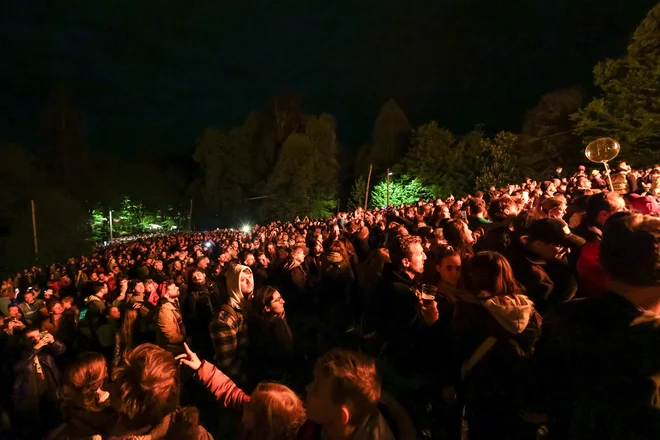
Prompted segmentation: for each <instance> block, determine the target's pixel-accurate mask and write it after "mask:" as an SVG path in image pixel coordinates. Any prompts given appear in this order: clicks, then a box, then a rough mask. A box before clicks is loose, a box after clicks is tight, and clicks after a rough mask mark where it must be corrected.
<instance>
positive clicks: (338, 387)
mask: <svg viewBox="0 0 660 440" xmlns="http://www.w3.org/2000/svg"><path fill="white" fill-rule="evenodd" d="M380 391H381V382H380V378H379V377H378V374H377V373H376V364H375V362H374V360H373V359H372V358H370V357H368V356H365V355H363V354H361V353H357V352H352V351H348V350H343V349H335V350H331V351H329V352H328V353H326V354H325V355H323V356H321V358H319V359H318V360H317V361H316V365H315V366H314V380H313V381H312V383H311V384H309V385H308V386H307V401H306V406H307V418H308V419H309V420H311V421H313V422H315V423H318V424H320V425H334V426H341V425H352V426H358V425H359V424H360V423H362V422H363V421H364V420H365V418H366V417H367V416H368V415H369V414H371V413H372V412H373V411H374V410H375V408H376V405H377V404H378V401H379V400H380Z"/></svg>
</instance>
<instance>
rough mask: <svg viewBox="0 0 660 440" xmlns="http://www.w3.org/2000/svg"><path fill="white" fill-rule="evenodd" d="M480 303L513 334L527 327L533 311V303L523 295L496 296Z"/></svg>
mask: <svg viewBox="0 0 660 440" xmlns="http://www.w3.org/2000/svg"><path fill="white" fill-rule="evenodd" d="M482 304H483V306H484V307H485V308H486V310H488V313H490V314H491V315H492V316H493V318H495V319H496V320H497V322H498V323H499V324H500V325H501V326H502V327H503V328H504V329H505V330H506V331H508V332H509V333H513V334H515V335H517V334H520V333H522V332H523V330H525V328H527V324H528V323H529V320H530V318H531V317H532V313H533V312H534V303H533V302H532V300H530V299H529V298H527V297H526V296H525V295H517V294H516V295H513V296H497V297H494V298H490V299H488V300H486V301H483V302H482Z"/></svg>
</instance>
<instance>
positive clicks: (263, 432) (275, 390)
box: [244, 382, 307, 440]
mask: <svg viewBox="0 0 660 440" xmlns="http://www.w3.org/2000/svg"><path fill="white" fill-rule="evenodd" d="M245 410H246V411H250V412H251V413H252V415H253V416H254V419H255V420H256V421H257V423H256V426H255V427H254V428H252V429H250V430H249V431H247V430H246V432H245V435H244V437H245V438H249V439H255V440H293V439H295V438H296V436H297V434H298V430H299V429H300V427H301V426H302V425H303V423H305V420H306V419H307V415H306V412H305V407H304V406H303V402H302V400H300V397H298V395H296V393H294V392H293V391H292V390H291V389H290V388H288V387H286V386H284V385H280V384H278V383H274V382H262V383H260V384H259V385H257V388H255V390H254V392H253V393H252V395H251V397H250V402H249V403H248V404H247V405H246V407H245Z"/></svg>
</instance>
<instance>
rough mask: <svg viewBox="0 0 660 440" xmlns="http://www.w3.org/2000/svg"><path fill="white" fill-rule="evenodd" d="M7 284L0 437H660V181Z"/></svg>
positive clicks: (566, 191)
mask: <svg viewBox="0 0 660 440" xmlns="http://www.w3.org/2000/svg"><path fill="white" fill-rule="evenodd" d="M609 177H610V178H611V180H612V186H613V189H614V191H609V187H608V181H607V180H608V179H607V176H602V175H601V174H600V173H599V172H598V171H593V172H591V173H587V171H586V169H585V167H580V168H579V169H578V171H577V172H576V173H575V174H574V175H572V176H564V175H563V170H562V169H560V168H559V169H557V170H556V173H555V175H554V176H553V177H552V179H550V180H547V181H543V182H536V181H533V180H532V179H526V181H525V182H524V183H522V184H519V185H514V184H512V185H509V186H508V187H506V188H500V189H498V188H494V187H492V188H490V191H488V193H487V194H483V193H481V192H477V193H475V194H474V195H471V196H466V197H459V198H454V197H449V198H448V199H446V200H440V199H438V200H432V201H419V202H418V203H415V204H414V205H410V206H398V207H386V208H385V209H374V210H363V209H361V208H360V209H357V210H356V211H354V212H350V213H339V214H337V215H336V216H334V217H333V218H330V219H324V220H310V219H307V218H304V219H299V218H298V219H296V220H295V221H293V222H276V223H272V224H269V225H266V226H255V227H254V228H253V229H252V230H251V231H250V232H247V233H246V232H242V231H236V230H216V231H210V232H196V233H176V234H172V235H164V236H153V237H143V238H140V239H138V240H135V241H122V242H115V243H111V244H109V245H108V246H105V247H103V248H100V249H98V250H97V251H96V252H94V253H93V254H91V255H88V256H81V257H78V258H71V259H70V260H69V261H68V262H66V263H65V264H53V265H51V266H49V267H33V268H31V269H27V270H24V271H23V272H21V273H17V274H16V275H15V276H13V277H11V278H8V279H6V280H5V281H3V284H2V290H1V294H0V315H1V318H0V324H1V329H2V332H1V333H0V338H1V339H0V341H1V342H0V349H1V350H2V362H0V368H1V369H2V375H1V376H0V384H2V387H3V388H4V390H3V392H2V393H0V405H1V408H2V417H1V418H0V422H1V427H0V435H2V436H4V438H25V439H32V438H49V439H53V440H65V439H71V440H73V439H112V440H120V439H154V440H155V439H211V438H216V439H223V438H225V439H231V438H245V439H255V440H258V439H264V440H265V439H269V440H270V439H272V440H280V439H305V440H306V439H330V440H335V439H354V440H363V439H374V440H375V439H404V440H407V439H415V438H428V439H431V438H432V439H458V438H462V439H467V436H468V435H469V438H470V439H473V440H480V439H521V440H522V439H534V438H552V439H562V440H565V439H657V438H660V380H658V378H659V377H660V351H659V350H658V347H659V346H660V345H659V343H660V219H658V213H659V212H660V209H659V208H658V205H657V197H658V195H660V167H657V166H656V167H653V168H651V169H648V170H643V171H636V170H631V169H630V167H629V166H627V165H626V164H625V162H622V163H618V164H617V166H616V168H615V169H614V170H613V172H612V173H611V175H610V176H609Z"/></svg>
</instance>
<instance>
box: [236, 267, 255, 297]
mask: <svg viewBox="0 0 660 440" xmlns="http://www.w3.org/2000/svg"><path fill="white" fill-rule="evenodd" d="M239 284H240V287H241V293H242V294H243V295H245V296H248V295H249V294H251V293H252V290H253V289H254V282H253V281H252V273H250V272H249V271H247V270H245V271H243V272H241V277H240V279H239Z"/></svg>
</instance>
